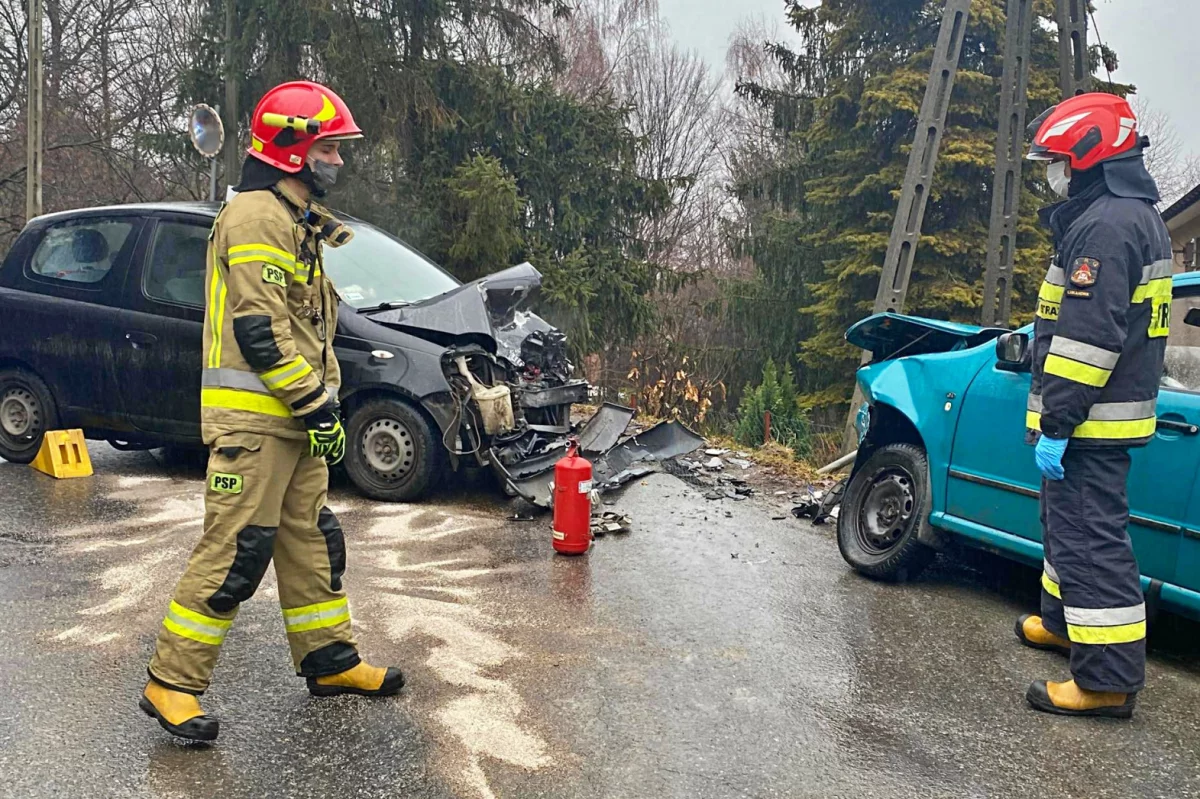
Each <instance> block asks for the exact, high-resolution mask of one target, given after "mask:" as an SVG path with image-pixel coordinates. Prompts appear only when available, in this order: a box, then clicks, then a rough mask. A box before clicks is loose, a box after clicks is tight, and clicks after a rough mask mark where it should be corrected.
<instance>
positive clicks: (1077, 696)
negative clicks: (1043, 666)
mask: <svg viewBox="0 0 1200 799" xmlns="http://www.w3.org/2000/svg"><path fill="white" fill-rule="evenodd" d="M1025 698H1026V699H1028V700H1029V704H1031V705H1033V707H1034V709H1035V710H1041V711H1043V712H1045V713H1057V714H1058V715H1060V716H1103V717H1105V718H1113V719H1128V718H1132V717H1133V706H1134V705H1135V704H1136V703H1137V694H1114V693H1109V692H1107V691H1088V690H1085V689H1083V688H1080V687H1079V686H1078V685H1076V684H1075V681H1074V680H1068V681H1066V682H1044V681H1039V682H1035V683H1033V684H1032V685H1030V686H1029V691H1028V692H1027V693H1026V694H1025Z"/></svg>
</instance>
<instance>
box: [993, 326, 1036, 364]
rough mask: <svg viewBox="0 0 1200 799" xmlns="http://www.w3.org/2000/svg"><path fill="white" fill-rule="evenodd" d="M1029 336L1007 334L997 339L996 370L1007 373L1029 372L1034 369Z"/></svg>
mask: <svg viewBox="0 0 1200 799" xmlns="http://www.w3.org/2000/svg"><path fill="white" fill-rule="evenodd" d="M1031 362H1032V353H1031V352H1030V350H1029V336H1027V335H1025V334H1024V333H1005V334H1004V335H1002V336H1000V338H998V339H996V368H997V369H1003V370H1004V371H1006V372H1028V371H1030V369H1031V368H1032V363H1031Z"/></svg>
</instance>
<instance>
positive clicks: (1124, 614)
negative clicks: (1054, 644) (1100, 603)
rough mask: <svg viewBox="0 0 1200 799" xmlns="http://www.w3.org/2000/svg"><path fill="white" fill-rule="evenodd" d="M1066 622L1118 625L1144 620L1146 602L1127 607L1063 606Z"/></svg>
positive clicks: (1088, 625)
mask: <svg viewBox="0 0 1200 799" xmlns="http://www.w3.org/2000/svg"><path fill="white" fill-rule="evenodd" d="M1063 615H1064V616H1065V617H1066V619H1067V624H1074V625H1076V626H1078V627H1119V626H1121V625H1122V624H1137V623H1138V622H1142V621H1145V620H1146V604H1145V603H1144V602H1143V603H1142V604H1140V605H1133V606H1131V607H1128V608H1071V607H1066V606H1064V607H1063Z"/></svg>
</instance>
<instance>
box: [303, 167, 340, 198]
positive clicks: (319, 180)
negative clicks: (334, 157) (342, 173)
mask: <svg viewBox="0 0 1200 799" xmlns="http://www.w3.org/2000/svg"><path fill="white" fill-rule="evenodd" d="M314 163H315V164H316V166H315V167H313V166H309V164H308V162H307V161H305V162H304V168H303V169H301V170H300V171H299V172H298V173H296V177H298V178H300V180H302V181H304V185H305V186H308V189H309V191H311V192H312V195H313V196H314V197H317V198H321V197H324V196H325V195H326V194H328V193H329V190H330V189H331V188H333V185H334V184H335V183H337V177H338V168H337V167H336V166H331V165H330V164H326V163H324V162H323V161H316V162H314Z"/></svg>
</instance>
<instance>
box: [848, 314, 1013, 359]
mask: <svg viewBox="0 0 1200 799" xmlns="http://www.w3.org/2000/svg"><path fill="white" fill-rule="evenodd" d="M1007 332H1008V330H1006V329H1004V328H998V327H979V326H978V325H963V324H959V323H958V322H943V321H941V320H940V319H924V318H922V317H919V316H905V315H903V314H897V313H892V312H890V311H889V312H886V313H881V314H876V315H875V316H869V317H867V318H866V319H864V320H862V321H861V322H859V323H857V324H856V325H854V326H853V327H851V328H850V329H849V330H847V331H846V340H847V341H849V342H850V343H851V344H853V345H855V346H856V347H861V348H862V349H864V350H868V351H870V352H871V354H872V355H873V356H874V360H875V361H884V360H887V359H889V358H899V357H900V356H902V355H924V354H927V353H931V352H952V351H955V350H964V349H969V348H971V347H976V346H978V345H980V344H983V343H985V342H988V341H991V340H993V339H995V338H997V337H999V336H1000V335H1002V334H1004V333H1007Z"/></svg>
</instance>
